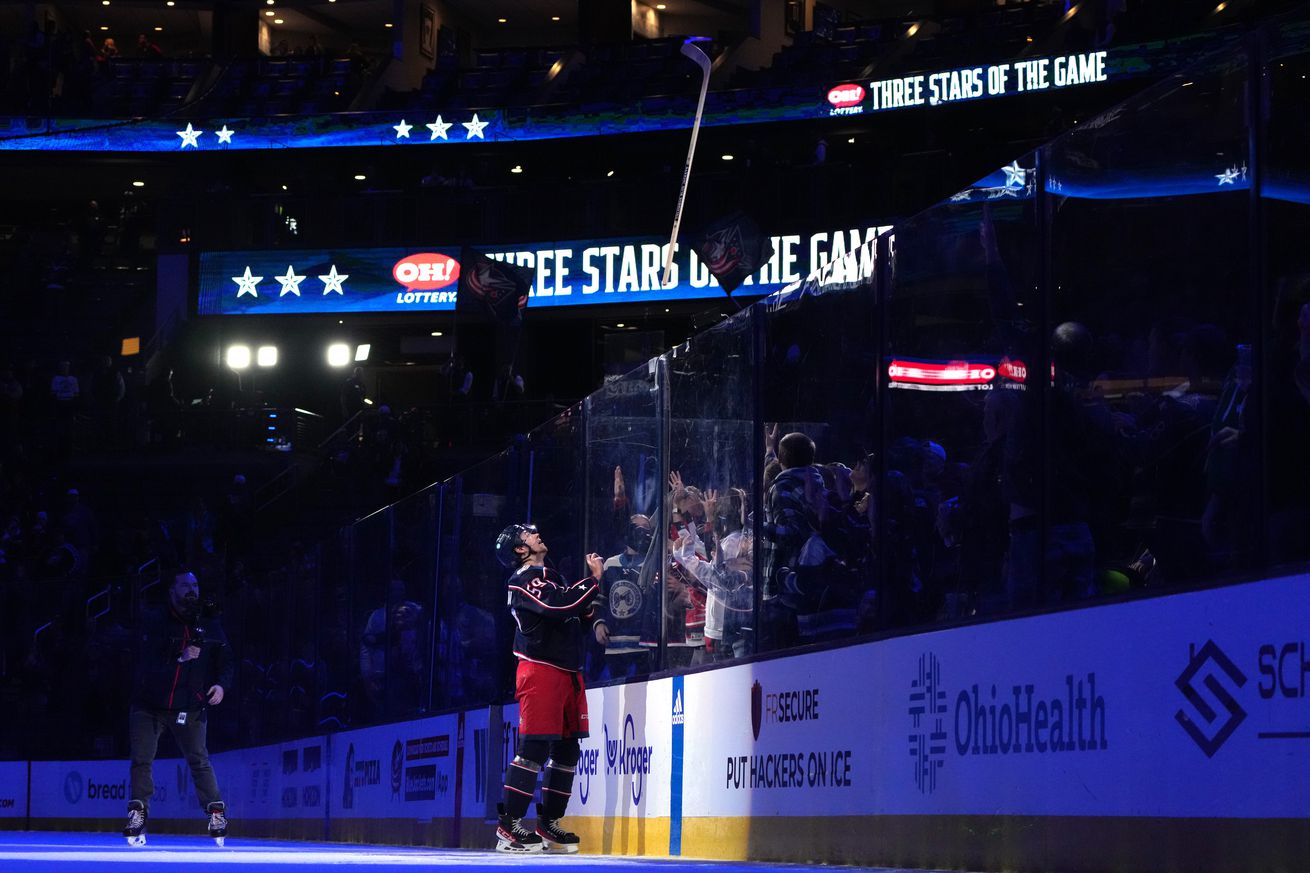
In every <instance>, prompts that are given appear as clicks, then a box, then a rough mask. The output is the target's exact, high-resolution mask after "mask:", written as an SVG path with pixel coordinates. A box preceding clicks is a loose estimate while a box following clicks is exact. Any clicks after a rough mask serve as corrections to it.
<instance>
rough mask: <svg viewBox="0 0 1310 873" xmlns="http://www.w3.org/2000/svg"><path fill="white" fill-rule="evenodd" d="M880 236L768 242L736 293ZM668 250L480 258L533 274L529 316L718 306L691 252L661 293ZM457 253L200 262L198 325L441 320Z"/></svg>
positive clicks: (613, 242)
mask: <svg viewBox="0 0 1310 873" xmlns="http://www.w3.org/2000/svg"><path fill="white" fill-rule="evenodd" d="M878 230H879V228H873V227H871V228H864V229H860V228H855V229H848V230H837V231H819V232H816V233H812V234H808V235H799V234H792V235H781V236H774V237H771V238H770V239H771V241H772V243H773V249H774V255H773V257H772V258H770V259H769V261H768V262H767V263H765V264H764V266H763V267H761V268H760V270H759V271H758V272H757V273H756V274H755V275H754V276H752V277H750V278H749V279H747V280H746V281H745V282H744V283H743V284H742V286H741V288H739V289H738V290H737V292H736V293H737V294H738V295H739V296H751V297H754V296H758V295H761V294H770V293H772V292H774V291H777V290H779V289H781V288H783V287H784V286H786V285H788V284H791V283H794V282H798V281H799V280H800V279H801V277H803V276H806V275H808V274H809V273H811V272H812V271H813V270H816V269H821V268H822V267H824V266H825V265H826V264H828V263H831V262H834V261H836V262H845V261H847V260H849V258H850V256H851V253H854V252H860V251H863V250H864V249H865V248H866V243H868V242H869V241H870V240H872V239H873V238H874V236H875V235H876V234H877V232H878ZM667 245H668V244H667V243H661V242H659V241H657V240H655V239H653V238H643V237H627V238H619V239H601V240H569V241H563V242H545V243H536V244H533V245H531V246H527V247H517V248H511V247H503V248H494V249H493V248H486V247H479V249H478V251H481V252H483V253H484V254H486V255H488V256H489V257H492V258H495V259H496V260H501V261H509V262H511V263H515V264H520V265H522V266H526V267H531V268H532V269H533V270H535V271H536V280H535V282H534V283H533V288H532V291H531V294H530V296H529V300H528V306H529V307H530V308H534V309H536V308H541V307H549V306H589V305H603V304H614V303H654V302H664V301H676V300H697V299H707V298H720V297H723V296H724V295H723V290H722V289H721V288H720V287H719V283H718V280H716V279H715V278H714V277H713V276H712V275H710V272H709V270H708V268H706V266H705V265H704V264H703V263H702V262H701V260H700V258H698V257H697V256H696V254H695V253H694V252H693V251H692V250H691V249H690V248H688V247H686V246H682V245H679V246H678V247H677V248H676V249H675V251H674V257H673V269H672V272H671V273H670V276H669V282H668V284H667V285H662V284H660V272H661V270H662V268H663V264H664V252H665V249H666V247H667ZM460 254H461V252H460V250H459V249H458V248H454V247H425V248H421V249H399V248H376V249H303V250H299V251H294V250H292V251H288V250H278V251H240V252H205V253H203V254H201V255H200V270H199V297H198V303H197V311H198V312H199V314H201V315H304V314H312V313H316V314H322V313H345V312H350V313H360V312H416V311H422V312H434V311H435V312H442V311H447V312H448V311H453V310H454V309H455V298H456V293H457V290H458V288H459V273H460V264H459V258H460Z"/></svg>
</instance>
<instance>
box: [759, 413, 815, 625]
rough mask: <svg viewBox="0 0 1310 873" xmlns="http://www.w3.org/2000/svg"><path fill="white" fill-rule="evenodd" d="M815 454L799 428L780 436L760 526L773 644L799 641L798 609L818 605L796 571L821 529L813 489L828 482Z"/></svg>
mask: <svg viewBox="0 0 1310 873" xmlns="http://www.w3.org/2000/svg"><path fill="white" fill-rule="evenodd" d="M775 432H776V428H775ZM814 455H815V446H814V440H812V439H810V438H809V437H808V436H806V435H805V434H803V433H800V432H799V431H797V432H793V433H789V434H787V435H786V436H784V437H783V438H782V439H781V440H780V441H779V442H778V457H777V461H778V466H779V473H778V475H777V476H776V477H775V478H774V479H773V481H772V483H771V484H770V485H769V490H768V496H767V498H766V500H765V504H764V525H763V527H762V528H761V531H762V533H763V536H764V542H765V554H764V575H763V586H764V591H763V600H764V606H763V607H762V615H763V627H762V628H761V631H762V632H763V633H764V636H765V639H766V641H767V643H768V645H767V648H770V649H778V648H785V647H787V646H791V645H795V644H796V643H797V641H798V640H799V636H800V632H799V629H798V625H797V615H796V614H797V611H798V610H806V611H810V610H812V609H813V607H814V604H813V602H812V601H813V600H814V596H813V595H814V592H812V591H802V590H799V589H798V588H797V585H798V584H799V583H800V582H801V581H803V577H800V576H798V574H797V572H796V569H797V567H798V566H799V564H800V560H801V550H802V548H803V547H804V546H805V544H806V543H807V542H809V540H810V538H811V537H813V536H814V535H815V534H817V532H818V530H819V519H818V517H817V516H816V514H815V511H814V510H815V505H816V503H815V501H814V495H815V494H816V493H818V494H822V493H823V492H824V487H823V478H822V476H821V474H820V473H819V470H818V468H817V467H815V466H814Z"/></svg>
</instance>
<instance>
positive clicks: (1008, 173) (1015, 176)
mask: <svg viewBox="0 0 1310 873" xmlns="http://www.w3.org/2000/svg"><path fill="white" fill-rule="evenodd" d="M1001 170H1002V171H1004V173H1005V187H1007V188H1008V187H1010V186H1011V185H1014V186H1017V187H1019V188H1022V187H1023V186H1024V185H1027V184H1028V171H1027V170H1025V169H1024V168H1023V167H1021V166H1019V162H1018V161H1011V162H1010V166H1008V167H1001Z"/></svg>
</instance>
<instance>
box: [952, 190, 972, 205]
mask: <svg viewBox="0 0 1310 873" xmlns="http://www.w3.org/2000/svg"><path fill="white" fill-rule="evenodd" d="M971 193H972V192H971V191H969V189H967V188H966V189H965V190H963V191H961V192H959V193H958V194H952V195H951V202H952V203H959V202H960V201H961V200H968V199H969V195H970V194H971Z"/></svg>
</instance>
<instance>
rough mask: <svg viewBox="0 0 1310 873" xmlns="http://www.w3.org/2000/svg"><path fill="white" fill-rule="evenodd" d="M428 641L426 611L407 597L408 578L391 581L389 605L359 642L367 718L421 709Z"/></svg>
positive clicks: (366, 624) (376, 612) (377, 614)
mask: <svg viewBox="0 0 1310 873" xmlns="http://www.w3.org/2000/svg"><path fill="white" fill-rule="evenodd" d="M426 639H427V620H426V618H425V617H424V614H423V607H422V606H421V605H420V604H418V603H415V602H414V601H412V600H409V599H407V596H406V593H405V582H404V580H402V579H393V580H391V584H390V585H388V586H387V600H386V603H384V604H383V605H382V606H379V607H378V608H377V609H375V610H373V611H372V612H371V613H369V616H368V619H367V620H366V621H365V622H364V633H363V635H362V636H361V637H360V642H359V672H360V678H361V679H362V681H363V683H364V691H365V694H366V698H367V704H368V712H367V714H366V716H367V717H371V718H372V719H373V720H376V719H378V718H383V717H387V716H393V715H410V714H413V713H415V712H417V711H418V710H419V708H420V707H421V705H422V703H421V695H422V692H423V690H424V689H423V678H424V670H423V657H424V652H425V651H426V648H425V646H426Z"/></svg>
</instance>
